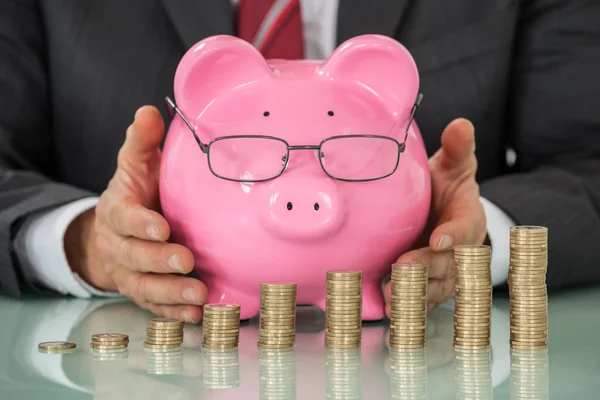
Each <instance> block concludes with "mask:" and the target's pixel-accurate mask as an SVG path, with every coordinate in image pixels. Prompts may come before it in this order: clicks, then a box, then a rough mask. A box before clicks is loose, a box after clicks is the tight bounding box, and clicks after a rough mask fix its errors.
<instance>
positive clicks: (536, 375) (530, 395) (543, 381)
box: [510, 349, 548, 400]
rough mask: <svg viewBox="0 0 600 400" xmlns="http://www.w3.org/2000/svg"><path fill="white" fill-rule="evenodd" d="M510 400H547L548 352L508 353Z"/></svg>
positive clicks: (521, 351)
mask: <svg viewBox="0 0 600 400" xmlns="http://www.w3.org/2000/svg"><path fill="white" fill-rule="evenodd" d="M510 393H511V399H518V400H520V399H538V400H539V399H547V398H548V350H547V349H540V350H516V349H512V350H511V351H510Z"/></svg>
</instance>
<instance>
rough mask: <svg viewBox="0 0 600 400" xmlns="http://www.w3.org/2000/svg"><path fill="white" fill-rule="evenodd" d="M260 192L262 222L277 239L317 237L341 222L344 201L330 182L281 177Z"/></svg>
mask: <svg viewBox="0 0 600 400" xmlns="http://www.w3.org/2000/svg"><path fill="white" fill-rule="evenodd" d="M261 189H262V192H261V195H260V196H259V199H260V200H259V201H260V203H262V204H261V205H260V206H259V208H258V209H259V210H261V211H259V213H260V220H261V223H262V224H263V226H264V227H265V229H267V230H268V231H269V232H270V233H271V234H274V235H276V236H278V237H288V238H300V237H306V238H318V237H322V236H324V235H328V234H333V233H334V232H335V231H336V230H337V229H338V228H339V227H340V225H341V223H342V220H343V215H344V210H343V204H342V203H343V202H342V199H341V196H340V194H339V191H338V188H337V185H336V183H335V182H334V181H333V180H332V179H329V178H320V177H314V178H310V177H306V178H301V177H293V178H289V179H286V178H283V177H280V178H279V179H277V180H276V181H274V182H273V183H272V184H271V185H269V186H268V187H263V188H261Z"/></svg>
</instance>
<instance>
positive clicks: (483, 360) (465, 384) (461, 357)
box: [454, 349, 494, 400]
mask: <svg viewBox="0 0 600 400" xmlns="http://www.w3.org/2000/svg"><path fill="white" fill-rule="evenodd" d="M454 369H455V371H456V375H455V376H454V380H455V382H456V389H457V391H456V397H455V399H456V400H470V399H478V400H479V399H480V400H485V399H490V400H492V399H493V398H494V394H493V385H492V352H491V350H490V349H475V350H460V349H455V350H454Z"/></svg>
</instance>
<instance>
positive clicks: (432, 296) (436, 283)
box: [427, 277, 455, 312]
mask: <svg viewBox="0 0 600 400" xmlns="http://www.w3.org/2000/svg"><path fill="white" fill-rule="evenodd" d="M454 284H455V277H451V278H448V279H430V280H429V282H428V283H427V311H428V312H431V311H433V310H434V309H435V308H437V307H438V306H439V305H440V304H442V303H445V302H446V301H448V299H450V297H452V296H453V295H454Z"/></svg>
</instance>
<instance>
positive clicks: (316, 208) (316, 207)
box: [313, 203, 319, 211]
mask: <svg viewBox="0 0 600 400" xmlns="http://www.w3.org/2000/svg"><path fill="white" fill-rule="evenodd" d="M313 208H314V209H315V211H319V203H315V205H314V206H313Z"/></svg>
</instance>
